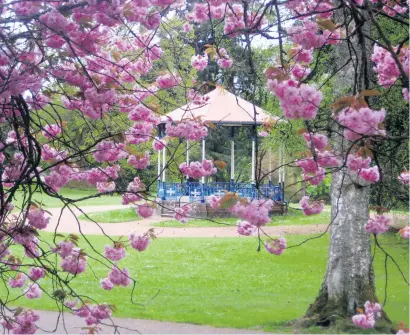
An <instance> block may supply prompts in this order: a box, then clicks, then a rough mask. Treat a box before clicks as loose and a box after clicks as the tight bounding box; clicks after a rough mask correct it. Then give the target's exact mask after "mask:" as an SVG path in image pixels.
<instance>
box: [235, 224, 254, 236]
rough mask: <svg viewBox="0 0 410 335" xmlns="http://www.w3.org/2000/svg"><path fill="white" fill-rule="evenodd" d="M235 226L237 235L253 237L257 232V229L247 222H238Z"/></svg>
mask: <svg viewBox="0 0 410 335" xmlns="http://www.w3.org/2000/svg"><path fill="white" fill-rule="evenodd" d="M236 225H237V227H238V234H239V235H243V236H251V235H255V233H256V231H257V227H255V226H254V225H251V224H250V223H249V222H247V221H238V222H237V223H236Z"/></svg>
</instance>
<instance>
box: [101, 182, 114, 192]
mask: <svg viewBox="0 0 410 335" xmlns="http://www.w3.org/2000/svg"><path fill="white" fill-rule="evenodd" d="M115 187H116V185H115V182H114V181H111V182H97V190H98V192H100V193H109V192H113V191H114V190H115Z"/></svg>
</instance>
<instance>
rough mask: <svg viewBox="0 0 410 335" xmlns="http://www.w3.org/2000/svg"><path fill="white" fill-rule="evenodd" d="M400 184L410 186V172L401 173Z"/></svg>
mask: <svg viewBox="0 0 410 335" xmlns="http://www.w3.org/2000/svg"><path fill="white" fill-rule="evenodd" d="M398 179H399V182H400V183H402V184H403V185H407V186H409V185H410V173H409V171H403V172H402V173H400V176H399V177H398Z"/></svg>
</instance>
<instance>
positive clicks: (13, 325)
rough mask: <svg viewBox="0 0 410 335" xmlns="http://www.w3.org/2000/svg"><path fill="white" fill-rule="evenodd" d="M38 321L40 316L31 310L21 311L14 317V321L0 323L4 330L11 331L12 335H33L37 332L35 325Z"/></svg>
mask: <svg viewBox="0 0 410 335" xmlns="http://www.w3.org/2000/svg"><path fill="white" fill-rule="evenodd" d="M38 320H40V315H39V314H38V313H37V312H34V311H32V310H23V312H21V313H20V314H18V315H17V316H16V317H15V320H13V321H11V322H9V321H6V320H5V321H1V324H2V325H3V327H4V328H5V329H8V330H10V331H11V333H12V334H34V333H35V332H36V330H37V326H36V324H35V322H36V321H38Z"/></svg>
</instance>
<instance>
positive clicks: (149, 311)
mask: <svg viewBox="0 0 410 335" xmlns="http://www.w3.org/2000/svg"><path fill="white" fill-rule="evenodd" d="M42 236H43V237H45V238H46V240H50V239H51V235H50V234H44V233H43V234H42ZM88 237H89V240H90V241H91V243H92V245H93V246H94V247H95V248H96V249H97V250H101V251H102V250H103V248H104V245H105V244H106V242H107V238H106V237H103V236H88ZM287 238H288V244H289V245H291V244H294V243H297V242H300V241H302V240H304V239H305V238H306V237H305V236H288V237H287ZM380 241H381V243H382V244H383V245H384V246H385V248H386V249H387V250H388V251H389V252H391V254H392V255H393V256H394V257H395V259H396V261H397V262H398V263H399V264H400V265H401V266H402V268H403V270H404V273H405V274H407V273H408V243H407V242H408V241H407V240H398V239H397V238H396V236H394V235H385V236H383V237H381V238H380ZM82 243H83V246H84V242H82ZM327 244H328V239H327V237H326V236H324V237H322V238H320V239H316V240H312V241H310V242H309V243H307V244H304V245H303V246H301V247H298V248H293V249H289V250H286V251H285V253H284V254H283V255H282V256H274V255H270V254H268V253H267V252H265V251H264V250H262V252H261V253H258V252H257V251H256V248H257V240H256V238H196V239H193V238H192V239H188V238H160V239H158V240H155V241H153V243H152V244H151V245H150V246H149V248H148V249H147V250H146V251H145V252H142V253H138V252H136V251H132V252H130V255H129V256H128V257H127V258H126V259H125V260H122V261H120V267H124V266H125V267H128V268H129V269H130V270H131V273H132V274H133V275H134V277H135V278H136V279H137V280H138V285H137V286H136V290H135V293H134V300H135V301H136V302H139V303H142V304H144V305H145V307H144V306H140V305H137V304H133V303H131V301H130V293H131V289H130V288H115V289H114V290H112V291H103V290H102V289H101V288H100V287H99V285H98V279H99V278H103V277H105V276H106V274H107V272H108V271H107V269H106V268H105V267H103V266H102V265H101V264H100V263H98V262H96V261H93V260H90V261H89V264H90V265H91V267H92V270H93V271H91V269H90V268H89V269H88V271H86V272H85V273H84V274H81V275H80V276H78V278H76V279H75V280H74V281H73V282H72V284H73V287H75V288H76V289H77V290H78V292H79V293H82V294H86V295H89V296H92V297H93V298H95V299H98V300H99V301H101V302H108V303H112V304H115V305H116V307H117V308H118V311H117V312H116V313H115V315H116V316H121V317H134V318H145V319H154V320H166V321H175V322H188V323H194V324H207V325H213V326H219V327H237V328H259V327H263V328H264V329H265V330H267V331H272V332H285V331H286V332H292V329H290V328H286V327H283V323H284V322H286V321H288V320H292V319H295V318H297V317H299V316H301V315H302V314H303V313H304V312H305V311H306V309H307V308H308V305H309V304H310V303H312V302H313V300H314V298H315V296H316V294H317V293H318V290H319V287H320V284H321V281H322V278H323V275H324V273H325V268H326V258H327ZM85 249H86V250H87V251H88V250H89V249H90V248H89V247H85ZM388 271H389V272H388V275H389V277H388V278H389V281H388V300H387V305H386V306H385V310H386V312H387V313H388V315H389V316H390V318H391V319H392V320H393V322H394V323H397V322H399V321H403V322H405V323H406V324H407V325H408V323H409V317H408V315H409V307H408V306H409V292H408V287H407V286H406V284H405V283H404V282H403V280H402V279H401V277H400V274H399V272H398V271H397V269H396V268H395V267H394V265H393V264H392V263H391V262H390V263H389V265H388ZM93 272H94V273H95V276H96V277H95V276H94V273H93ZM375 272H376V278H377V288H378V294H379V297H380V299H381V300H383V297H384V283H385V282H384V279H385V277H384V258H383V256H382V254H381V252H380V251H379V252H377V253H376V259H375ZM40 284H41V285H44V287H46V288H47V289H51V283H50V282H47V281H46V280H44V279H43V280H41V282H40ZM20 291H21V289H13V290H12V292H13V294H18V293H19V292H20ZM0 292H4V290H2V289H1V287H0ZM158 292H159V293H158ZM157 293H158V295H156V294H157ZM155 295H156V296H155ZM154 296H155V298H153V299H151V298H152V297H154ZM19 303H21V305H23V306H25V307H32V308H38V309H48V310H53V309H55V308H56V306H55V304H53V302H52V301H51V300H50V299H49V298H47V297H45V295H43V298H41V299H37V300H26V299H21V301H19ZM314 332H320V330H319V329H316V330H314Z"/></svg>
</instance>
